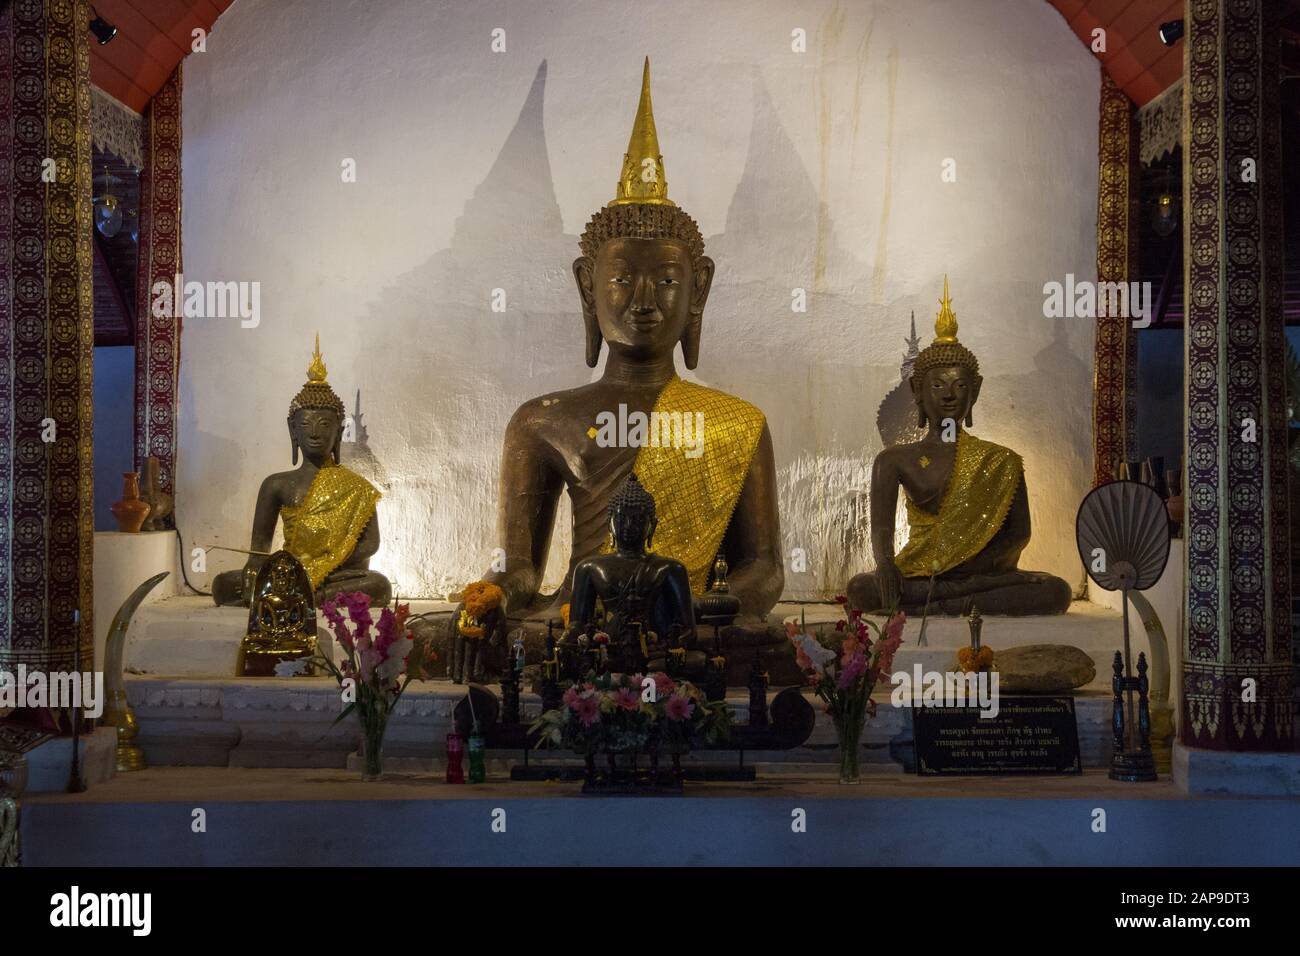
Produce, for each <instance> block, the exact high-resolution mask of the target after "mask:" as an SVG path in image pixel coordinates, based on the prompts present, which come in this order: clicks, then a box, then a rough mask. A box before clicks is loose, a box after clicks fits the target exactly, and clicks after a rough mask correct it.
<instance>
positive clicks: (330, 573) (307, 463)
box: [212, 336, 393, 607]
mask: <svg viewBox="0 0 1300 956" xmlns="http://www.w3.org/2000/svg"><path fill="white" fill-rule="evenodd" d="M325 378H326V369H325V362H324V361H323V360H322V358H321V354H320V337H319V336H317V338H316V349H315V351H314V352H313V354H312V362H311V365H310V367H309V368H308V369H307V383H306V384H305V385H303V387H302V390H301V391H299V392H298V394H297V395H296V396H294V399H293V401H292V402H290V403H289V419H288V421H289V440H290V441H291V442H292V444H293V463H294V464H295V465H298V454H299V451H301V453H302V457H303V461H302V464H301V465H298V467H297V468H295V469H294V470H293V471H282V472H278V473H277V474H274V475H271V476H269V477H268V478H267V479H266V480H265V481H263V482H262V487H261V488H260V489H259V490H258V492H257V508H256V510H255V511H254V513H253V536H252V542H251V543H250V544H249V546H248V547H249V551H250V552H252V553H251V554H250V555H249V558H248V561H247V563H246V564H245V565H244V567H243V568H242V569H241V570H237V571H223V572H222V573H220V574H218V575H217V576H216V578H214V579H213V581H212V599H213V600H214V601H216V603H217V604H222V605H243V606H245V607H246V606H247V605H248V603H249V598H250V596H251V593H252V587H253V583H254V580H255V579H256V577H257V572H258V569H260V568H261V566H262V564H263V563H264V562H265V561H266V555H267V552H268V551H269V550H270V547H271V539H272V538H273V537H274V535H275V525H276V522H277V521H280V520H283V522H284V548H285V550H286V551H288V552H289V553H291V554H292V555H293V556H294V557H295V558H297V559H298V560H299V561H300V562H302V565H303V567H304V568H305V569H306V570H307V574H308V576H309V577H310V578H311V585H312V587H313V588H314V589H315V592H316V604H317V605H318V606H319V605H320V603H321V602H323V601H327V600H330V599H331V598H333V597H334V596H335V595H337V594H340V593H342V592H346V591H362V592H364V593H366V594H368V595H370V599H371V603H372V604H373V605H377V606H382V605H385V604H387V603H388V602H389V600H391V598H392V591H393V589H392V585H390V584H389V582H388V579H387V578H386V577H384V576H383V575H382V574H380V573H379V572H378V571H372V570H370V557H371V555H373V554H374V553H375V552H376V551H378V550H379V521H378V519H377V517H376V503H377V502H378V501H379V497H380V494H379V491H378V490H377V489H376V488H375V487H374V486H373V485H372V484H370V482H368V481H366V479H364V478H362V477H361V476H360V475H358V474H357V473H356V472H354V471H351V470H349V469H347V468H345V467H343V466H342V465H340V464H339V452H340V450H341V443H342V439H343V422H344V420H345V418H346V412H345V410H344V408H343V402H342V400H341V399H340V398H339V397H338V395H336V394H335V393H334V389H332V388H331V387H330V386H329V383H328V382H326V380H325Z"/></svg>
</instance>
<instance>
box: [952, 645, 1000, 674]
mask: <svg viewBox="0 0 1300 956" xmlns="http://www.w3.org/2000/svg"><path fill="white" fill-rule="evenodd" d="M957 665H958V666H959V667H960V668H961V669H962V671H963V672H964V673H967V674H969V673H971V672H972V671H974V672H975V673H980V672H981V671H988V670H992V669H993V648H991V647H981V648H980V649H979V651H978V652H977V651H976V650H975V649H974V648H970V647H961V648H958V649H957Z"/></svg>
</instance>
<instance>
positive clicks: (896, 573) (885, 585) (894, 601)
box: [876, 558, 903, 610]
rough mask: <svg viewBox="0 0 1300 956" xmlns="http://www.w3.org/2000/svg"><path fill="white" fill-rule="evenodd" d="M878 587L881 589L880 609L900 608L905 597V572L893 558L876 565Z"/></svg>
mask: <svg viewBox="0 0 1300 956" xmlns="http://www.w3.org/2000/svg"><path fill="white" fill-rule="evenodd" d="M876 585H877V586H878V587H879V589H880V607H881V608H882V609H886V610H887V609H889V608H895V607H898V604H899V601H900V600H901V598H902V596H903V572H902V571H900V570H898V565H896V564H895V563H894V560H893V558H886V559H885V560H883V561H881V562H880V563H879V564H877V565H876Z"/></svg>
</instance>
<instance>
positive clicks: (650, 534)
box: [645, 366, 693, 551]
mask: <svg viewBox="0 0 1300 956" xmlns="http://www.w3.org/2000/svg"><path fill="white" fill-rule="evenodd" d="M692 367H693V366H692ZM657 527H659V519H658V518H652V519H650V527H649V529H648V530H647V531H646V533H645V549H646V550H647V551H649V550H650V545H651V544H652V543H653V542H654V539H655V528H657Z"/></svg>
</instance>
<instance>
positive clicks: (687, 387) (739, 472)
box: [632, 377, 764, 594]
mask: <svg viewBox="0 0 1300 956" xmlns="http://www.w3.org/2000/svg"><path fill="white" fill-rule="evenodd" d="M654 412H655V413H656V415H658V416H659V417H660V419H661V420H663V419H664V418H665V416H667V417H668V418H671V416H674V415H680V416H681V417H682V418H685V417H687V416H692V417H693V416H695V415H697V414H702V415H703V419H702V421H703V423H704V430H703V434H702V435H698V436H695V438H696V440H697V441H700V440H702V441H703V446H702V447H703V453H702V454H696V455H694V456H692V455H688V454H687V453H686V450H685V449H683V448H680V447H673V446H672V444H671V443H665V442H662V441H660V442H659V443H658V444H657V446H656V445H652V444H647V445H644V446H643V447H642V448H641V449H640V450H639V451H638V452H637V456H636V464H635V465H634V466H633V468H632V471H633V472H635V474H636V476H637V478H638V479H639V480H640V482H641V485H642V487H644V488H645V489H646V491H648V492H650V494H652V495H654V499H655V503H656V506H657V509H658V518H659V530H658V531H656V532H655V536H654V551H655V553H656V554H662V555H665V556H667V557H670V558H676V559H677V560H678V561H680V562H682V564H684V565H686V570H687V572H688V573H689V575H690V579H691V590H692V591H693V592H694V593H696V594H701V593H703V591H704V589H705V586H706V583H707V581H708V575H709V570H710V569H711V568H712V567H713V559H714V558H715V557H716V556H717V553H718V548H719V547H720V546H721V545H722V538H723V535H725V534H726V532H727V527H728V525H730V524H731V515H732V512H734V511H735V510H736V502H737V501H738V500H739V498H740V491H741V489H742V488H743V487H744V484H745V476H746V475H748V474H749V466H750V462H751V461H752V459H753V457H754V451H755V449H757V447H758V440H759V437H760V436H761V435H762V432H763V422H764V418H763V413H762V412H761V411H759V410H758V409H757V408H755V407H754V406H753V405H751V404H749V402H746V401H744V400H743V399H739V398H736V397H734V396H732V395H728V394H726V393H725V392H719V391H716V390H715V389H712V388H706V387H705V386H703V385H696V384H693V383H691V382H687V381H685V380H684V379H681V378H677V377H674V378H673V379H672V380H671V381H670V382H669V383H668V384H667V385H665V386H664V388H663V391H661V392H660V393H659V397H658V399H656V401H655V406H654Z"/></svg>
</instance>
